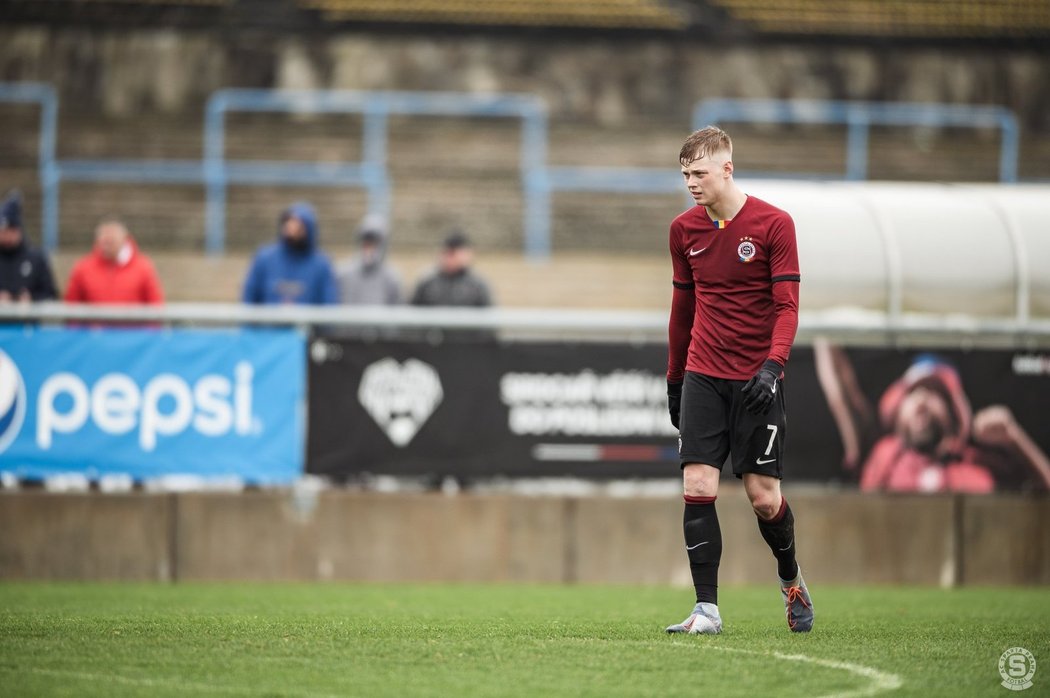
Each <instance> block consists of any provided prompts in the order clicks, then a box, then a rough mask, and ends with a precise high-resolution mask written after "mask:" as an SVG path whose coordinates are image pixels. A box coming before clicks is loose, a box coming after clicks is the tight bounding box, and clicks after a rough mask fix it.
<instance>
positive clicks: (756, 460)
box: [755, 458, 777, 465]
mask: <svg viewBox="0 0 1050 698" xmlns="http://www.w3.org/2000/svg"><path fill="white" fill-rule="evenodd" d="M755 462H756V463H758V464H759V465H765V464H766V463H776V462H777V459H776V458H769V459H767V460H762V459H761V458H756V459H755Z"/></svg>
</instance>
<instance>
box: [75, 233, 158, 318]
mask: <svg viewBox="0 0 1050 698" xmlns="http://www.w3.org/2000/svg"><path fill="white" fill-rule="evenodd" d="M65 300H66V302H68V303H127V304H137V303H147V304H160V303H163V302H164V291H163V290H162V289H161V286H160V278H159V277H158V276H157V270H156V269H155V268H154V267H153V262H151V261H150V259H149V257H147V256H146V255H145V254H143V253H142V252H139V249H138V246H137V245H136V244H135V240H134V239H133V238H132V237H131V233H129V232H128V228H127V226H126V225H124V222H123V221H121V220H120V219H119V218H105V219H103V220H102V221H101V222H100V223H99V224H98V226H97V227H96V228H95V249H94V250H92V252H91V253H90V254H87V255H85V256H84V257H81V258H80V260H78V261H77V263H76V264H75V265H74V266H73V271H72V272H71V273H70V275H69V284H68V286H67V288H66V296H65Z"/></svg>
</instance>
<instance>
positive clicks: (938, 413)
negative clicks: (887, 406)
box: [896, 387, 952, 453]
mask: <svg viewBox="0 0 1050 698" xmlns="http://www.w3.org/2000/svg"><path fill="white" fill-rule="evenodd" d="M951 428H952V418H951V410H950V408H949V407H948V403H947V402H945V400H944V396H942V395H941V394H940V393H938V392H936V391H934V390H930V389H929V388H923V387H919V388H915V389H913V390H912V391H911V392H910V393H908V394H907V395H906V396H905V397H904V400H902V401H901V406H900V411H899V412H898V413H897V424H896V431H897V434H898V436H900V437H901V438H902V439H903V440H904V443H905V444H907V445H908V446H909V447H911V448H914V449H916V450H919V451H924V452H927V453H932V452H933V451H934V450H936V448H937V446H938V444H940V442H941V439H943V438H944V437H945V436H946V435H947V434H948V433H949V432H950V430H951Z"/></svg>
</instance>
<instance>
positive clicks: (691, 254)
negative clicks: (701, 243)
mask: <svg viewBox="0 0 1050 698" xmlns="http://www.w3.org/2000/svg"><path fill="white" fill-rule="evenodd" d="M707 247H710V245H708V246H707ZM707 247H705V248H704V249H703V250H697V251H695V252H694V251H693V248H692V247H690V248H689V256H690V257H695V256H697V255H698V254H700V253H701V252H703V251H704V250H706V249H707Z"/></svg>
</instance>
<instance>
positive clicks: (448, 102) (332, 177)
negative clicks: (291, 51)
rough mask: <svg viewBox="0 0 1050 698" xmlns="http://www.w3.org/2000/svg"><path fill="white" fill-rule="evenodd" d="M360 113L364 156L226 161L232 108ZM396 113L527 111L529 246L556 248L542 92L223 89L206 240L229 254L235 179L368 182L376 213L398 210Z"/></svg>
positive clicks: (213, 126) (215, 109) (543, 250)
mask: <svg viewBox="0 0 1050 698" xmlns="http://www.w3.org/2000/svg"><path fill="white" fill-rule="evenodd" d="M245 111H250V112H287V113H352V114H361V115H362V116H363V117H364V134H363V143H364V152H363V157H362V160H361V162H359V163H313V162H258V161H251V162H230V161H228V160H226V158H225V153H224V147H225V133H226V129H225V115H226V114H227V113H228V112H245ZM392 115H425V116H470V117H497V118H519V119H521V121H522V138H521V157H520V167H521V178H522V183H523V188H524V197H525V251H526V254H528V255H529V256H531V257H537V258H546V257H547V256H549V254H550V241H549V235H544V234H543V226H542V225H541V224H539V223H538V216H539V213H538V212H542V210H543V201H541V200H539V198H540V197H541V195H542V192H540V191H539V190H537V188H536V181H537V177H536V174H535V173H536V172H537V171H540V170H542V168H543V167H544V164H545V163H546V152H547V111H546V105H545V104H544V103H543V101H542V100H540V99H539V98H537V97H533V96H531V95H518V94H492V95H474V94H464V93H455V92H336V91H290V90H239V89H234V90H221V91H219V92H216V93H215V94H214V95H213V96H212V98H211V99H210V100H208V105H207V109H206V115H205V121H204V132H205V136H204V181H205V183H206V186H207V213H206V221H207V231H206V237H207V240H206V247H207V250H208V252H209V253H210V254H218V253H221V252H222V250H223V247H224V244H225V231H226V223H225V215H226V187H227V185H228V184H231V183H232V184H312V185H315V186H350V187H363V188H364V189H366V190H367V191H368V198H369V202H368V208H369V211H371V212H376V213H382V214H384V215H387V216H389V213H390V210H389V209H390V189H391V186H390V174H389V171H388V168H387V127H388V122H389V117H390V116H392Z"/></svg>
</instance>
